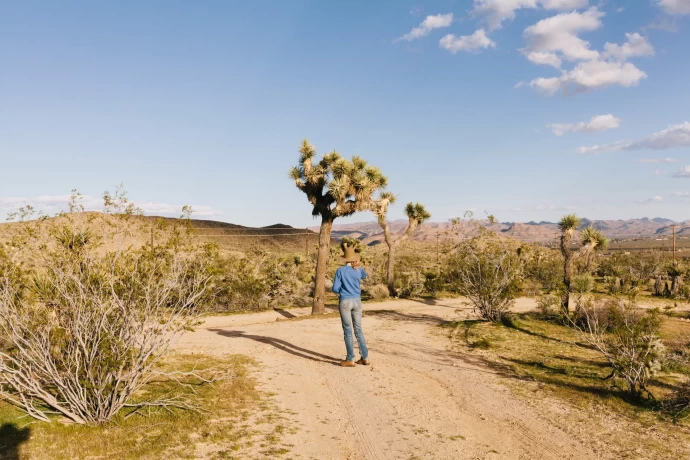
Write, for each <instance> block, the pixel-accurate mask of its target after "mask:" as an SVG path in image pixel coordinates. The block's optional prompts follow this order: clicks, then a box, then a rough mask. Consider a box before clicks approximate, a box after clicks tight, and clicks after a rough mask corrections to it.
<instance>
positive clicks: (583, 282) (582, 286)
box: [570, 273, 594, 295]
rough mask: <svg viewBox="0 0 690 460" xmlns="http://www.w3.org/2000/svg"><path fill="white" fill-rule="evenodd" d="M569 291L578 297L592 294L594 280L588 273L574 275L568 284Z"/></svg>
mask: <svg viewBox="0 0 690 460" xmlns="http://www.w3.org/2000/svg"><path fill="white" fill-rule="evenodd" d="M570 290H571V291H572V292H576V293H578V294H580V295H583V294H587V293H589V292H592V291H593V290H594V278H593V277H592V275H590V274H589V273H582V274H580V275H575V276H573V279H572V280H571V282H570Z"/></svg>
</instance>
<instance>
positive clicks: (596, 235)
mask: <svg viewBox="0 0 690 460" xmlns="http://www.w3.org/2000/svg"><path fill="white" fill-rule="evenodd" d="M580 243H581V244H582V248H581V249H580V251H579V253H580V255H581V256H582V257H583V258H584V259H585V261H586V262H585V269H586V270H587V272H589V271H590V270H591V266H592V258H593V257H594V252H595V251H601V250H603V249H606V248H607V247H608V245H609V240H608V238H606V237H605V236H604V235H603V234H602V233H601V231H599V230H597V229H596V228H594V227H592V226H591V225H590V226H589V227H587V228H585V229H583V230H582V233H581V234H580Z"/></svg>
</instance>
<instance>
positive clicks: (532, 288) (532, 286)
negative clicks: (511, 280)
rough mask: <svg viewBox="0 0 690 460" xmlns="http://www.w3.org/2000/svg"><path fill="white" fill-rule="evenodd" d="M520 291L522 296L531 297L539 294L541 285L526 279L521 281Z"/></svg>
mask: <svg viewBox="0 0 690 460" xmlns="http://www.w3.org/2000/svg"><path fill="white" fill-rule="evenodd" d="M520 290H521V291H522V293H523V294H524V295H526V296H528V297H533V296H537V295H539V294H541V292H542V285H541V283H539V282H538V281H534V280H529V279H527V280H525V281H523V283H522V286H520Z"/></svg>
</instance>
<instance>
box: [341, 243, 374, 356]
mask: <svg viewBox="0 0 690 460" xmlns="http://www.w3.org/2000/svg"><path fill="white" fill-rule="evenodd" d="M343 249H344V251H345V258H344V262H345V265H344V266H342V267H340V268H339V269H338V270H337V271H336V272H335V279H334V280H333V292H334V293H336V294H338V295H339V296H340V304H339V309H340V321H341V322H342V325H343V334H344V335H345V349H346V350H347V357H346V358H345V361H342V362H341V363H340V365H341V366H343V367H355V348H354V343H353V340H352V330H353V329H354V331H355V337H357V343H358V344H359V354H360V359H359V361H357V364H363V365H365V366H368V365H369V360H368V359H367V357H368V356H369V350H368V349H367V342H366V340H364V333H363V332H362V299H361V288H360V280H363V279H365V278H366V277H367V274H366V273H365V272H364V269H363V268H362V267H360V266H359V254H357V253H356V252H355V249H354V248H352V247H349V246H347V245H344V246H343Z"/></svg>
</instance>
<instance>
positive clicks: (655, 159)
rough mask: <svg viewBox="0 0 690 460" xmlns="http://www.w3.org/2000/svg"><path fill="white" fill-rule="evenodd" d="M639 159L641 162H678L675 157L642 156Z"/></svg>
mask: <svg viewBox="0 0 690 460" xmlns="http://www.w3.org/2000/svg"><path fill="white" fill-rule="evenodd" d="M638 161H639V162H640V163H647V164H660V163H675V162H676V160H675V159H673V158H642V159H640V160H638Z"/></svg>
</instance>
